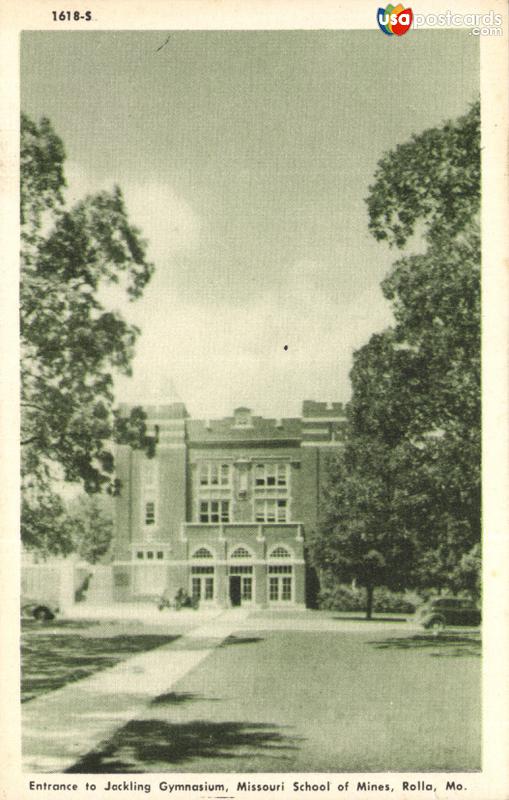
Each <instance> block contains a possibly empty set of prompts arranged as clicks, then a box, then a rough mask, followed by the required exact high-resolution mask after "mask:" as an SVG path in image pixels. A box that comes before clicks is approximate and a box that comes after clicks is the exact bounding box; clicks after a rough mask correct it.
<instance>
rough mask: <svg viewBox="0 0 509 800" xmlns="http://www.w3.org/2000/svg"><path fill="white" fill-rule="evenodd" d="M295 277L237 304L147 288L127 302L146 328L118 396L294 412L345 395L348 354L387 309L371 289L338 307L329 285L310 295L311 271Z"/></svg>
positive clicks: (204, 410)
mask: <svg viewBox="0 0 509 800" xmlns="http://www.w3.org/2000/svg"><path fill="white" fill-rule="evenodd" d="M308 266H309V265H308ZM291 274H292V280H291V285H290V286H287V287H285V288H283V289H282V290H281V291H278V292H277V293H273V294H265V295H264V296H263V297H261V298H259V299H258V300H257V301H256V302H253V303H250V304H244V305H243V306H238V305H237V306H232V305H230V304H228V303H226V302H225V303H223V304H216V305H214V304H203V303H202V302H201V298H197V301H196V302H193V301H184V302H183V301H182V300H181V299H178V298H177V296H176V295H175V294H173V293H172V291H171V290H170V289H167V290H165V291H162V292H161V291H155V290H154V288H150V287H149V289H148V290H147V293H146V296H145V298H144V300H143V301H142V303H141V304H140V306H139V307H138V308H134V307H133V311H134V312H135V317H136V318H135V320H134V321H135V322H136V324H138V325H139V326H140V327H141V329H142V331H143V334H142V336H141V338H140V340H139V343H138V347H137V356H136V358H135V361H134V365H133V366H134V374H133V379H132V380H125V379H123V380H121V381H119V382H118V383H117V389H118V392H117V395H118V399H119V400H120V399H122V400H125V401H127V402H140V403H164V402H170V401H171V399H172V395H174V394H175V388H174V387H176V390H177V392H178V395H179V397H180V398H181V399H182V400H183V401H184V402H185V403H186V404H187V406H188V409H189V410H190V412H191V413H192V414H193V415H195V416H201V417H214V416H223V415H225V414H228V413H229V412H230V411H231V410H232V409H233V408H234V407H235V406H237V405H241V404H247V405H249V406H250V407H252V408H254V409H255V410H256V411H257V412H259V413H263V414H269V415H273V416H281V415H285V414H286V415H294V414H298V413H299V409H300V406H301V403H302V400H304V399H306V398H315V399H322V400H329V401H330V400H346V399H348V396H349V391H350V389H349V380H348V374H349V371H350V368H351V357H352V352H353V350H355V349H357V348H359V347H360V346H362V345H363V344H364V343H366V342H367V341H368V339H369V337H370V335H371V334H372V333H373V332H374V331H377V330H382V329H383V328H385V327H386V326H387V325H388V324H390V322H391V314H390V310H389V308H388V305H387V303H386V301H385V300H384V299H383V296H382V293H381V291H380V290H379V289H378V288H377V287H371V288H368V289H366V290H365V291H364V292H362V293H360V294H359V296H358V297H357V298H356V299H355V301H353V300H350V301H348V302H345V303H341V302H337V301H336V299H335V298H334V297H332V296H330V295H329V294H328V293H327V291H326V289H325V290H322V291H319V290H317V289H316V287H315V289H314V290H313V291H310V285H312V284H313V276H312V270H310V269H308V270H302V271H300V272H299V270H294V271H292V273H291ZM299 275H300V278H298V276H299ZM285 345H287V346H288V349H287V350H285V349H284V347H285Z"/></svg>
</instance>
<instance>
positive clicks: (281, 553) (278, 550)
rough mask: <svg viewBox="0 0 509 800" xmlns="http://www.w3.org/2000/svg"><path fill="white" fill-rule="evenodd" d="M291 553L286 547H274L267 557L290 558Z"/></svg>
mask: <svg viewBox="0 0 509 800" xmlns="http://www.w3.org/2000/svg"><path fill="white" fill-rule="evenodd" d="M291 557H292V556H291V553H290V552H289V551H288V550H287V549H286V547H275V548H274V550H272V552H271V554H270V555H269V558H291Z"/></svg>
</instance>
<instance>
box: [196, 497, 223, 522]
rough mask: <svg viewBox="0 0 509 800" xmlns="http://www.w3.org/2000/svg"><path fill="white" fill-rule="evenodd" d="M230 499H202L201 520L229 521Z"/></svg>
mask: <svg viewBox="0 0 509 800" xmlns="http://www.w3.org/2000/svg"><path fill="white" fill-rule="evenodd" d="M229 521H230V503H229V501H228V500H200V522H215V523H218V522H229Z"/></svg>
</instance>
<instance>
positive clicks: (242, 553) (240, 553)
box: [230, 547, 253, 558]
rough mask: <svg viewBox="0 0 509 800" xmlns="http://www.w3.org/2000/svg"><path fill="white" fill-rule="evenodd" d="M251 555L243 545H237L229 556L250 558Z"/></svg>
mask: <svg viewBox="0 0 509 800" xmlns="http://www.w3.org/2000/svg"><path fill="white" fill-rule="evenodd" d="M252 557H253V556H252V555H251V553H250V552H249V550H246V548H245V547H237V548H236V549H235V550H234V551H233V553H232V554H231V556H230V558H252Z"/></svg>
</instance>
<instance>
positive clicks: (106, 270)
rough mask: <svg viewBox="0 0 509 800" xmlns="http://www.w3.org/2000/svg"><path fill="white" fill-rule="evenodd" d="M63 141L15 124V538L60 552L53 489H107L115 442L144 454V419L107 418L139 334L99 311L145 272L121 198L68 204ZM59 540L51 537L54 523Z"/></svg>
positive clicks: (136, 287)
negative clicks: (116, 377) (18, 495)
mask: <svg viewBox="0 0 509 800" xmlns="http://www.w3.org/2000/svg"><path fill="white" fill-rule="evenodd" d="M64 161H65V152H64V147H63V143H62V141H61V140H60V139H59V137H58V136H57V135H56V133H55V132H54V131H53V129H52V126H51V124H50V122H49V120H47V119H42V120H41V121H40V123H39V124H37V123H35V122H33V121H32V120H30V119H29V118H28V117H26V116H25V115H23V116H22V119H21V194H20V198H21V204H20V206H21V207H20V211H21V245H22V249H21V286H20V330H21V358H22V361H21V410H22V431H21V442H22V501H23V513H22V534H23V539H24V542H25V544H26V545H27V546H30V547H36V546H37V545H38V542H41V543H44V546H45V547H46V549H48V548H49V549H50V550H51V549H53V550H55V551H60V550H61V549H62V545H63V540H64V538H65V536H64V535H63V533H62V535H59V534H58V531H57V529H58V519H60V514H59V513H57V512H58V511H59V510H61V502H60V501H59V500H58V498H57V497H52V494H53V492H54V485H55V480H61V479H63V480H65V481H72V482H80V483H81V484H82V485H83V487H84V488H85V490H86V491H87V492H91V493H93V492H97V491H100V490H101V489H102V488H104V487H106V486H107V485H108V484H111V480H112V474H113V457H112V454H111V443H112V441H113V439H114V438H115V437H117V436H120V437H121V438H122V440H123V441H126V442H129V443H131V444H133V445H134V446H146V445H147V444H148V441H149V440H148V438H147V436H146V430H145V421H144V414H143V412H142V411H141V409H136V410H135V412H134V413H133V414H132V415H131V417H130V418H129V419H127V420H126V419H122V418H121V417H120V416H119V415H118V414H115V412H114V409H113V400H114V398H113V374H114V372H115V371H119V372H121V373H124V374H129V373H130V362H131V359H132V357H133V353H134V344H135V341H136V338H137V336H138V333H139V331H138V329H137V328H136V327H135V326H133V325H130V324H129V323H128V322H127V321H126V320H124V319H123V317H122V315H121V314H120V313H119V312H117V311H112V310H110V309H108V308H107V306H106V305H105V303H104V300H103V297H104V294H105V293H104V289H105V287H107V286H111V285H119V287H120V288H121V289H123V290H125V292H126V294H127V297H128V299H129V300H135V299H136V298H138V297H139V296H140V295H141V294H142V292H143V289H144V287H145V285H146V284H147V282H148V281H149V279H150V277H151V274H152V271H153V267H152V265H151V264H150V263H149V262H148V261H147V259H146V245H145V242H144V241H143V239H142V238H141V236H140V232H139V231H138V230H137V229H136V228H135V227H133V226H132V225H131V224H130V223H129V220H128V218H127V214H126V210H125V206H124V202H123V198H122V193H121V191H120V189H119V188H118V187H115V188H114V189H113V190H112V191H111V192H104V191H103V192H99V193H97V194H95V195H89V196H87V197H85V198H84V199H83V200H82V201H80V202H78V203H77V204H76V205H74V206H73V207H72V208H66V206H65V203H64V188H65V178H64ZM52 516H53V517H54V527H55V535H54V536H53V538H52V537H51V518H52Z"/></svg>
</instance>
